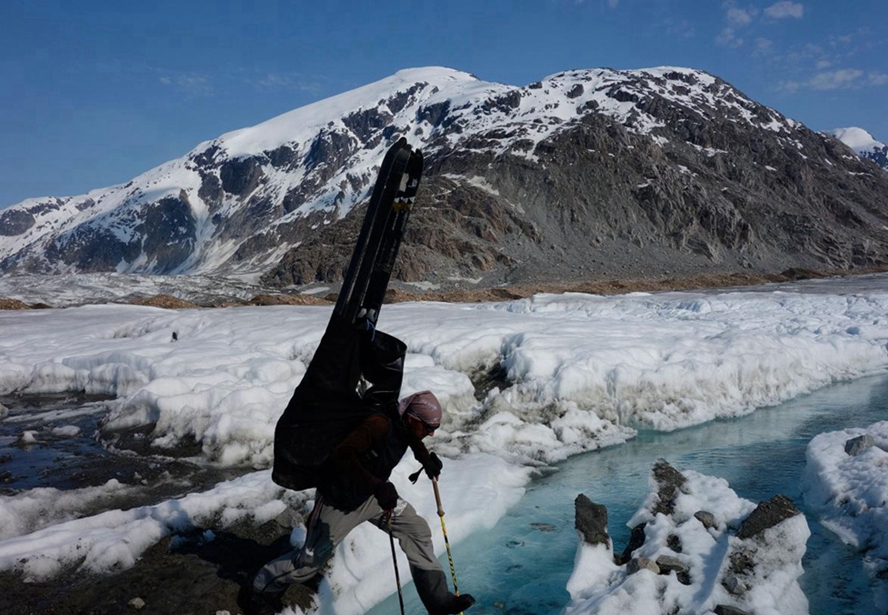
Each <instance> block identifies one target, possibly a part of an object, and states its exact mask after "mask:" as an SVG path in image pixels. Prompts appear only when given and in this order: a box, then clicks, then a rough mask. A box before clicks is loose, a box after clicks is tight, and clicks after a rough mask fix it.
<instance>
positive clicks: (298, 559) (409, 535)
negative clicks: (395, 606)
mask: <svg viewBox="0 0 888 615" xmlns="http://www.w3.org/2000/svg"><path fill="white" fill-rule="evenodd" d="M364 521H369V522H370V523H372V524H373V525H375V526H376V527H378V528H379V529H381V530H383V531H384V532H387V531H388V530H387V526H386V518H385V514H384V513H383V510H382V508H380V507H379V504H378V503H377V502H376V498H375V497H372V496H371V497H369V498H368V499H367V500H366V501H365V502H364V503H363V504H362V505H361V506H360V507H358V508H357V509H356V510H353V511H352V512H349V513H346V512H343V511H341V510H338V509H336V508H334V507H332V506H329V505H325V504H324V503H323V498H322V497H321V496H318V499H317V501H316V502H315V508H314V510H312V513H311V515H310V516H309V520H308V533H307V535H306V537H305V544H304V545H303V546H302V548H301V549H295V550H293V551H290V552H289V553H285V554H284V555H282V556H280V557H279V558H277V559H275V560H272V561H270V562H269V563H267V564H266V565H265V566H264V567H263V568H262V569H261V570H260V571H259V572H258V574H257V575H256V577H255V579H254V580H253V589H254V591H256V592H259V593H266V594H277V593H280V592H283V591H284V590H286V588H287V586H289V585H290V584H291V583H294V582H295V583H304V582H305V581H308V580H309V579H311V578H312V577H314V576H315V574H317V572H318V571H319V570H320V569H321V568H322V567H323V566H324V564H325V563H326V562H327V560H328V559H330V556H331V555H333V550H334V549H335V548H336V545H338V544H339V543H340V542H342V540H343V539H344V538H345V537H346V536H347V535H348V533H349V532H350V531H352V530H353V529H354V528H355V527H356V526H357V525H358V524H359V523H362V522H364ZM392 536H394V537H395V539H397V540H398V542H399V543H400V545H401V549H402V550H403V551H404V554H405V555H407V560H408V561H409V562H410V573H411V574H412V575H413V582H414V584H415V585H416V592H417V593H418V594H419V597H420V599H421V600H422V603H423V604H424V605H425V607H426V608H427V609H428V610H429V611H431V612H435V611H437V610H439V609H440V608H441V607H442V606H443V605H445V604H446V603H447V602H448V601H449V600H450V597H451V594H450V591H449V590H448V588H447V577H446V576H445V575H444V571H443V570H442V569H441V564H440V563H439V562H438V558H436V557H435V552H434V549H433V548H432V532H431V530H430V529H429V524H428V523H426V520H425V519H423V518H422V517H420V516H419V515H418V514H417V513H416V510H414V508H413V506H411V505H410V504H409V503H407V502H405V501H404V500H400V499H399V500H398V506H397V507H396V508H395V511H394V514H393V516H392Z"/></svg>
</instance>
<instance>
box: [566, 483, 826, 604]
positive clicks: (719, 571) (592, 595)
mask: <svg viewBox="0 0 888 615" xmlns="http://www.w3.org/2000/svg"><path fill="white" fill-rule="evenodd" d="M683 474H684V476H685V478H686V483H685V485H684V486H683V488H682V489H681V490H679V491H678V492H677V494H678V495H677V497H676V499H675V508H674V511H673V512H672V513H671V514H668V515H667V514H663V513H662V512H657V513H655V512H654V510H655V507H656V505H657V502H658V501H659V496H658V485H657V483H656V482H655V481H654V480H652V481H651V491H650V492H649V495H648V497H647V499H646V501H645V504H644V505H643V506H642V507H641V508H640V509H639V510H638V512H637V513H636V514H635V515H634V516H633V518H632V519H631V520H630V521H629V524H628V525H630V526H632V527H635V526H636V525H637V524H640V523H646V525H645V528H644V533H645V542H644V545H643V546H641V547H639V548H638V549H636V550H635V551H634V553H633V555H634V557H635V558H647V559H649V560H651V561H652V562H656V561H657V560H658V559H659V558H660V557H661V556H669V557H673V558H677V559H678V560H680V561H681V562H682V563H683V564H684V565H686V566H688V568H689V573H688V578H687V579H686V580H685V582H684V583H683V582H682V581H681V580H680V577H679V575H678V574H676V573H675V572H669V573H668V574H663V573H662V571H661V573H660V574H657V573H656V572H654V571H652V570H648V569H645V568H642V569H640V570H638V571H637V572H634V573H630V572H629V571H628V567H627V566H626V565H623V566H618V565H616V564H615V563H614V559H613V551H612V549H611V548H605V547H604V546H602V545H599V546H595V547H593V546H590V545H588V544H586V543H584V542H582V541H581V544H580V546H579V548H578V550H577V557H576V562H575V566H574V571H573V573H572V575H571V577H570V580H569V581H568V584H567V590H568V592H569V593H570V596H571V601H570V604H568V606H567V607H566V608H565V610H564V615H585V614H587V613H588V614H592V613H595V614H597V615H659V614H664V615H665V614H667V613H700V614H704V613H711V612H713V611H714V609H715V608H716V607H717V606H718V605H728V606H734V607H737V608H741V609H743V610H744V611H745V612H748V613H756V614H757V615H793V614H797V615H806V614H807V613H808V601H807V599H806V598H805V595H804V593H803V592H802V590H801V587H800V586H799V584H798V578H799V577H800V576H801V575H802V573H803V569H802V565H801V560H802V556H803V555H804V553H805V543H806V541H807V539H808V537H809V536H810V532H809V530H808V525H807V522H806V521H805V518H804V516H803V515H801V514H799V515H796V516H794V517H791V518H789V519H786V520H784V521H782V522H781V523H779V524H777V525H775V526H774V527H771V528H770V529H767V530H765V531H764V532H763V533H762V534H760V535H759V536H756V537H752V538H747V539H745V540H741V539H740V538H738V536H737V535H736V529H737V528H738V527H739V526H740V525H741V522H742V521H743V520H744V519H745V518H746V517H748V516H749V514H750V513H751V512H752V511H753V510H754V509H755V504H753V503H752V502H750V501H749V500H744V499H743V498H740V497H738V496H737V494H736V493H735V492H734V491H733V490H732V489H731V488H730V487H729V486H728V483H727V482H726V481H725V480H723V479H720V478H714V477H711V476H705V475H703V474H699V473H697V472H693V471H685V472H683ZM698 511H707V512H710V513H712V514H713V515H714V517H715V524H714V525H713V526H712V527H711V528H708V529H707V527H706V526H704V524H703V523H702V522H701V521H700V520H699V519H698V518H697V517H695V513H697V512H698ZM676 545H680V546H678V547H677V548H675V547H676ZM741 553H742V554H745V557H746V558H748V559H747V560H746V561H749V562H752V565H751V567H750V568H749V569H748V570H746V571H745V572H744V573H739V572H737V571H736V570H735V569H736V565H735V564H734V562H735V561H738V560H737V556H736V554H741ZM731 575H734V576H736V577H738V578H740V579H741V581H742V583H743V584H744V586H745V587H746V590H745V591H744V592H740V593H739V594H738V595H732V594H731V593H730V592H729V591H728V589H727V588H726V587H725V585H726V580H727V578H728V577H729V576H731Z"/></svg>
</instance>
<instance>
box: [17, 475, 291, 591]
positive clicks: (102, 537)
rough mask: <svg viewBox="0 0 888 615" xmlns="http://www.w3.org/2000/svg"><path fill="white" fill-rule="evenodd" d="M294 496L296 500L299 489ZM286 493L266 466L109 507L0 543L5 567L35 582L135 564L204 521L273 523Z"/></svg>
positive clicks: (216, 522)
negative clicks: (71, 569)
mask: <svg viewBox="0 0 888 615" xmlns="http://www.w3.org/2000/svg"><path fill="white" fill-rule="evenodd" d="M115 487H117V486H116V485H106V486H105V487H104V488H105V489H114V488H115ZM290 494H291V499H293V493H292V492H290ZM92 496H93V494H83V497H92ZM24 497H29V496H28V495H27V494H25V496H24ZM72 497H76V496H72ZM283 497H284V494H283V489H281V488H280V487H278V486H277V485H275V484H274V483H272V482H271V478H270V472H269V471H267V470H266V471H262V472H255V473H252V474H248V475H246V476H242V477H240V478H238V479H235V480H232V481H228V482H225V483H220V484H219V485H217V486H216V487H215V488H214V489H212V490H211V491H208V492H205V493H191V494H189V495H187V496H185V497H183V498H179V499H176V500H169V501H166V502H163V503H161V504H157V505H154V506H142V507H139V508H134V509H132V510H109V511H106V512H103V513H101V514H98V515H94V516H90V517H85V518H82V519H73V520H70V521H66V522H63V523H57V524H55V525H52V526H50V527H46V528H44V529H41V530H38V531H36V532H32V533H30V534H26V535H22V536H18V537H15V538H11V539H7V540H4V541H2V542H0V570H16V571H19V572H21V573H22V574H23V576H24V579H25V581H26V582H32V581H39V580H43V579H47V578H50V577H52V576H53V575H55V574H57V573H58V572H60V571H61V570H62V569H63V568H65V567H68V566H74V565H77V566H79V569H81V570H86V571H93V572H108V571H111V570H115V569H118V568H129V567H131V566H132V565H133V564H134V563H135V562H136V560H137V559H138V557H139V556H140V555H141V553H142V552H143V551H145V549H147V548H148V547H150V546H151V545H153V544H155V543H156V542H158V541H159V540H160V539H162V538H164V537H165V536H169V535H170V534H172V533H174V532H176V531H183V530H187V529H190V528H192V527H199V526H200V525H201V524H214V526H216V527H218V526H220V525H221V526H222V527H225V526H228V525H231V524H232V523H235V522H237V521H239V520H241V519H244V518H247V517H250V518H252V519H254V520H255V521H256V522H257V523H263V522H265V521H268V520H269V519H272V518H274V517H275V516H276V515H278V514H280V513H281V512H283V510H284V509H285V508H286V506H287V504H285V502H284V501H283V499H282V498H283ZM296 497H297V498H298V497H299V496H296ZM301 497H302V498H303V499H304V496H301ZM21 499H22V496H16V498H14V500H18V501H14V502H13V503H12V504H11V505H10V504H9V503H8V502H7V507H6V511H7V512H8V511H9V510H10V509H13V508H16V507H18V508H23V507H22V501H21ZM291 503H294V502H291ZM21 512H27V511H21V510H20V511H19V513H21ZM13 518H14V513H13Z"/></svg>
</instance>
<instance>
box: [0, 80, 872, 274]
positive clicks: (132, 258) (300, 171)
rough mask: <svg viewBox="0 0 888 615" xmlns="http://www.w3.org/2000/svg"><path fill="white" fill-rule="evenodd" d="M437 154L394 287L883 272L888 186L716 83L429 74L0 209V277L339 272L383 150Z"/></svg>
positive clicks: (824, 140)
mask: <svg viewBox="0 0 888 615" xmlns="http://www.w3.org/2000/svg"><path fill="white" fill-rule="evenodd" d="M400 136H406V137H407V139H408V141H410V143H411V144H412V145H413V146H414V147H420V148H422V150H423V152H424V153H425V156H426V173H425V176H424V180H423V184H422V186H421V189H420V193H419V196H418V199H417V203H416V207H415V210H414V212H413V215H412V217H411V221H410V224H409V225H408V236H407V237H406V239H405V243H404V246H403V248H402V252H401V256H400V257H399V263H398V266H399V269H398V271H396V273H395V275H396V278H398V279H400V280H402V281H405V282H423V283H425V284H427V285H439V286H447V285H466V284H472V283H478V284H483V285H491V284H498V283H503V282H528V281H540V280H545V281H566V280H573V279H595V278H604V277H625V276H636V277H638V276H641V277H644V276H651V275H655V276H659V275H670V274H671V275H682V274H689V273H700V272H710V271H734V270H738V269H746V270H750V271H762V272H767V271H775V270H782V269H785V268H788V267H809V268H853V267H864V266H870V265H882V264H886V263H888V202H886V199H888V175H886V174H885V173H883V172H882V171H881V170H880V169H879V168H878V167H877V166H876V165H874V164H873V163H872V162H870V161H866V160H861V159H860V158H859V157H858V156H856V155H854V153H853V152H852V151H851V150H849V149H848V147H846V146H845V145H844V144H842V143H840V142H839V141H837V140H836V139H834V138H832V137H831V136H828V135H824V134H821V133H816V132H813V131H811V130H809V129H807V128H806V127H805V126H803V125H801V124H800V123H798V122H795V121H793V120H791V119H788V118H786V117H784V116H782V115H781V114H780V113H778V112H777V111H775V110H773V109H770V108H767V107H765V106H762V105H760V104H758V103H756V102H755V101H752V100H750V99H749V98H748V97H746V96H745V95H744V94H743V93H741V92H740V91H738V90H737V89H736V88H734V87H732V86H731V85H730V84H728V83H726V82H725V81H723V80H721V79H719V78H718V77H715V76H712V75H709V74H707V73H705V72H702V71H697V70H691V69H686V68H670V67H661V68H654V69H646V70H633V71H614V70H608V69H594V70H574V71H568V72H563V73H559V74H556V75H552V76H550V77H547V78H546V79H543V80H542V81H540V82H537V83H532V84H530V85H528V86H525V87H514V86H508V85H502V84H496V83H488V82H484V81H481V80H479V79H477V78H476V77H474V76H472V75H469V74H467V73H463V72H459V71H455V70H450V69H444V68H423V69H411V70H405V71H401V72H399V73H397V74H395V75H393V76H391V77H389V78H387V79H383V80H382V81H379V82H376V83H373V84H370V85H367V86H364V87H361V88H358V89H356V90H353V91H350V92H346V93H344V94H341V95H338V96H335V97H332V98H329V99H327V100H324V101H320V102H318V103H315V104H312V105H309V106H306V107H302V108H300V109H296V110H295V111H292V112H290V113H287V114H284V115H282V116H279V117H276V118H274V119H272V120H269V121H267V122H265V123H263V124H259V125H257V126H254V127H252V128H246V129H243V130H239V131H235V132H232V133H229V134H226V135H223V136H221V137H219V138H217V139H214V140H212V141H209V142H205V143H202V144H200V145H198V146H197V147H196V148H194V149H193V150H192V151H191V152H189V153H188V154H187V155H185V156H184V157H182V158H180V159H178V160H174V161H171V162H169V163H166V164H164V165H161V166H160V167H157V168H156V169H153V170H151V171H149V172H147V173H145V174H143V175H141V176H139V177H137V178H135V179H133V180H132V181H130V182H128V183H127V184H125V185H120V186H113V187H110V188H104V189H100V190H94V191H92V192H90V193H89V194H86V195H82V196H77V197H64V198H42V199H30V200H27V201H24V202H22V203H20V204H18V205H16V206H13V207H11V208H9V209H7V210H5V211H3V212H2V213H0V271H2V272H45V273H56V272H91V271H92V272H95V271H117V272H127V273H155V274H158V273H195V272H197V273H206V274H226V275H231V274H243V273H264V278H263V279H264V280H265V282H267V283H271V284H276V285H280V286H286V285H291V284H307V283H311V282H316V281H322V282H335V281H336V280H338V279H340V278H341V276H342V273H343V270H344V268H345V266H346V265H347V261H348V256H349V254H350V251H351V247H352V245H353V241H354V237H355V235H356V233H357V230H358V228H359V226H360V222H361V218H362V215H363V210H364V207H363V204H364V203H365V202H366V200H367V199H368V197H369V192H370V190H371V189H372V183H373V181H374V180H375V172H376V169H377V165H378V164H379V162H380V161H381V158H382V155H383V153H384V151H385V150H386V148H387V147H388V145H389V144H390V143H392V142H393V141H394V140H396V139H397V138H399V137H400Z"/></svg>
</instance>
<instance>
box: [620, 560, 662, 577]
mask: <svg viewBox="0 0 888 615" xmlns="http://www.w3.org/2000/svg"><path fill="white" fill-rule="evenodd" d="M642 569H645V570H650V571H651V572H653V573H654V574H660V567H659V566H657V563H656V562H655V561H654V560H652V559H648V558H646V557H636V558H633V559H632V560H631V561H630V562H629V565H628V566H626V572H627V573H628V574H635V573H636V572H638V571H639V570H642Z"/></svg>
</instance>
